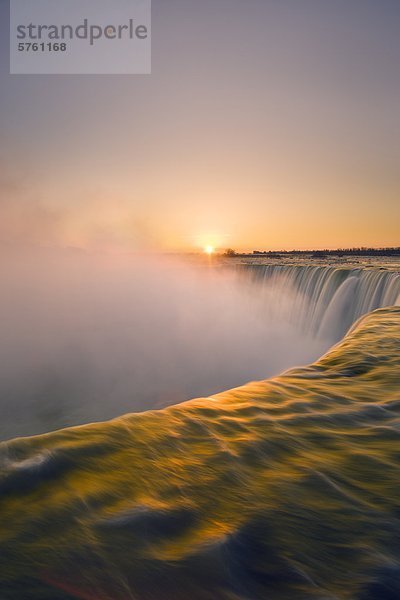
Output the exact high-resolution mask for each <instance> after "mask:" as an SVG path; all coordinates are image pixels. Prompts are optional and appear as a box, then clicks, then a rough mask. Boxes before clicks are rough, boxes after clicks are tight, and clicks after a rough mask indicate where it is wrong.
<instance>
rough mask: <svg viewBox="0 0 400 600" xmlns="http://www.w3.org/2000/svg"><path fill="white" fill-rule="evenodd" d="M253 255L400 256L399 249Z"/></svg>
mask: <svg viewBox="0 0 400 600" xmlns="http://www.w3.org/2000/svg"><path fill="white" fill-rule="evenodd" d="M253 254H256V255H260V254H261V255H263V256H264V255H267V256H269V257H274V256H282V255H311V256H313V257H315V258H320V257H323V256H400V247H397V248H364V247H361V248H337V249H336V250H328V249H326V250H279V251H272V250H269V251H263V250H253Z"/></svg>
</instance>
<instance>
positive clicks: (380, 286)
mask: <svg viewBox="0 0 400 600" xmlns="http://www.w3.org/2000/svg"><path fill="white" fill-rule="evenodd" d="M239 268H240V270H241V271H243V272H244V273H246V274H249V275H250V279H251V280H252V281H255V282H257V283H259V284H260V285H261V287H262V288H263V287H265V288H267V289H268V291H269V293H270V294H272V295H274V296H275V298H276V305H277V306H279V307H282V306H284V307H285V309H284V310H286V311H287V310H288V305H287V302H286V300H285V298H286V296H287V294H289V293H291V297H292V298H293V300H292V302H291V304H290V306H289V310H288V316H289V318H290V320H291V321H296V322H297V323H298V322H300V323H301V324H302V328H303V330H304V331H306V332H312V334H313V335H314V336H317V337H322V338H326V339H329V340H332V341H338V340H339V339H341V338H342V337H343V335H344V334H345V333H346V331H347V330H348V329H349V327H350V326H351V325H352V324H353V323H354V322H355V321H356V320H357V319H359V317H361V316H362V315H364V314H366V313H368V312H371V311H372V310H375V309H376V308H381V307H385V306H395V305H398V304H400V273H399V272H397V271H387V270H380V269H372V270H366V269H362V268H353V269H346V268H342V267H340V268H338V267H333V266H331V267H329V266H328V267H326V266H313V265H308V266H298V265H295V266H293V265H283V266H281V265H240V267H239ZM293 292H294V293H293Z"/></svg>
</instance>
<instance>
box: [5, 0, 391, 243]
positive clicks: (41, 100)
mask: <svg viewBox="0 0 400 600" xmlns="http://www.w3.org/2000/svg"><path fill="white" fill-rule="evenodd" d="M8 10H9V9H8V2H7V0H0V56H1V59H0V141H1V143H0V211H1V218H0V241H1V242H3V243H7V244H27V245H30V244H38V245H41V246H49V247H53V246H63V247H64V246H73V247H79V248H86V249H96V250H105V251H118V252H119V251H123V252H125V251H129V252H130V251H143V250H145V251H147V250H148V251H152V250H161V251H172V252H175V251H191V250H194V249H196V248H201V247H204V246H206V245H212V246H215V247H218V248H227V247H232V248H234V249H236V250H253V249H266V250H268V249H281V248H282V249H291V248H303V249H304V248H328V247H329V248H335V247H343V246H346V247H347V246H359V245H362V246H394V245H400V236H399V222H400V168H399V165H400V108H399V107H400V67H399V65H400V35H399V28H400V3H399V1H398V0H379V1H377V0H202V1H201V2H199V0H153V22H152V55H153V68H152V74H151V75H148V76H143V75H132V76H117V75H114V76H95V75H89V76H82V75H81V76H62V75H57V76H44V75H41V76H36V75H9V50H8V30H9V24H8V19H9V15H8Z"/></svg>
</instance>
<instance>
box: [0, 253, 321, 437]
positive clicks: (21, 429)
mask: <svg viewBox="0 0 400 600" xmlns="http://www.w3.org/2000/svg"><path fill="white" fill-rule="evenodd" d="M0 268H1V280H2V294H1V298H0V402H1V413H2V418H1V425H0V437H1V438H2V439H8V438H11V437H16V436H25V435H33V434H38V433H43V432H47V431H50V430H54V429H58V428H61V427H65V426H71V425H77V424H83V423H87V422H91V421H100V420H105V419H109V418H112V417H116V416H119V415H121V414H124V413H127V412H136V411H142V410H149V409H157V408H162V407H165V406H168V405H170V404H175V403H178V402H182V401H184V400H188V399H191V398H194V397H201V396H207V395H210V394H214V393H217V392H219V391H222V390H224V389H228V388H231V387H235V386H238V385H241V384H244V383H246V382H248V381H250V380H254V379H264V378H266V377H268V376H270V375H273V374H276V373H278V372H280V371H282V370H284V369H287V368H289V367H291V366H294V365H300V364H305V363H307V362H309V361H312V360H314V359H315V358H317V357H318V355H320V354H321V352H323V351H324V350H325V349H326V348H327V346H328V344H327V342H326V341H325V342H324V341H322V340H318V339H313V338H311V337H310V336H309V337H307V335H306V334H305V333H304V331H301V330H300V326H297V325H296V324H295V323H293V322H292V320H290V319H289V317H288V315H289V314H290V308H291V306H292V298H291V290H290V288H288V289H287V290H286V291H285V297H284V298H285V300H284V301H282V295H280V297H279V299H277V298H276V297H275V296H274V295H273V294H269V293H268V289H264V288H263V289H261V288H259V287H256V286H255V284H254V283H253V284H252V283H251V282H249V280H248V279H245V278H242V277H241V275H240V273H239V272H238V271H237V270H235V269H234V268H227V267H223V266H220V265H218V263H215V265H213V264H212V263H211V264H210V263H208V262H207V261H206V260H205V259H204V260H203V259H192V260H189V259H182V258H168V257H156V256H136V257H135V256H107V255H101V254H98V255H95V254H89V253H86V252H81V251H77V250H73V249H71V250H55V249H37V248H19V249H18V250H16V249H15V248H14V247H13V248H5V249H4V251H3V252H2V257H1V259H0Z"/></svg>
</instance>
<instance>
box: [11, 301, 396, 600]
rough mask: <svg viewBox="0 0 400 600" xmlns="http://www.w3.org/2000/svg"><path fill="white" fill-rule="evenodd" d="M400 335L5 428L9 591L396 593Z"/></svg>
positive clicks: (159, 598)
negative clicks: (176, 395)
mask: <svg viewBox="0 0 400 600" xmlns="http://www.w3.org/2000/svg"><path fill="white" fill-rule="evenodd" d="M399 339H400V308H389V309H381V310H379V311H376V312H375V313H372V314H370V315H368V316H367V317H365V318H364V319H363V320H362V321H361V322H360V323H359V324H357V325H356V326H355V327H354V328H353V330H352V332H351V333H350V334H349V335H348V336H347V337H346V338H345V339H344V341H343V342H341V343H340V344H339V345H338V346H336V347H335V348H333V349H332V350H331V351H330V352H329V353H328V354H327V355H325V356H324V357H323V358H322V359H320V360H319V361H318V362H316V363H315V364H313V365H311V366H309V367H305V368H299V369H292V370H290V371H288V372H287V373H285V374H283V375H281V376H280V377H276V378H274V379H271V380H267V381H261V382H255V383H250V384H248V385H245V386H243V387H241V388H237V389H234V390H230V391H227V392H224V393H222V394H219V395H216V396H213V397H210V398H203V399H198V400H193V401H191V402H187V403H185V404H183V405H179V406H175V407H171V408H168V409H166V410H164V411H158V412H156V411H153V412H148V413H141V414H133V415H127V416H125V417H122V418H120V419H116V420H114V421H110V422H108V423H103V424H93V425H87V426H82V427H78V428H73V429H66V430H62V431H58V432H55V433H51V434H48V435H44V436H40V437H36V438H26V439H17V440H13V441H11V442H9V443H7V444H2V446H1V448H2V462H3V471H2V476H1V479H0V492H1V504H0V510H1V515H2V519H1V524H0V552H1V557H2V560H1V561H0V582H1V590H2V594H3V595H2V599H3V598H4V600H8V599H12V600H14V599H15V600H21V599H22V598H24V600H25V599H27V600H28V599H35V600H36V599H37V600H39V599H40V600H44V599H49V600H50V599H51V600H58V599H60V600H63V599H64V600H68V599H73V598H82V599H89V598H90V599H93V600H94V599H96V600H97V599H101V600H125V599H126V600H128V599H139V600H142V599H143V600H181V599H182V600H186V599H187V598H191V600H196V599H198V600H200V599H201V600H203V599H204V600H208V599H209V600H218V599H221V600H224V599H226V600H229V599H230V600H234V599H236V600H239V599H240V600H245V599H246V600H247V599H260V600H264V599H273V600H275V599H277V600H278V599H279V600H280V599H286V598H287V599H297V598H299V599H304V600H306V599H308V600H310V599H314V598H315V599H319V600H322V599H336V598H340V599H357V600H392V599H394V598H400V567H399V562H398V561H399V555H400V541H399V540H400V537H399V533H400V521H399V519H400V489H399V479H400V469H399V459H400V430H399V424H400V420H399V411H400V394H399V390H400V348H399ZM396 594H397V595H396Z"/></svg>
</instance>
